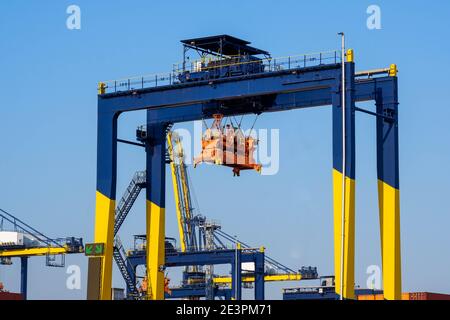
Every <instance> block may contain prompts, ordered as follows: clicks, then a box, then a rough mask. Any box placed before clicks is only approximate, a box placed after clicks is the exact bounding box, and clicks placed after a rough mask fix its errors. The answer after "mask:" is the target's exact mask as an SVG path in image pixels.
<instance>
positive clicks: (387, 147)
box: [376, 65, 402, 300]
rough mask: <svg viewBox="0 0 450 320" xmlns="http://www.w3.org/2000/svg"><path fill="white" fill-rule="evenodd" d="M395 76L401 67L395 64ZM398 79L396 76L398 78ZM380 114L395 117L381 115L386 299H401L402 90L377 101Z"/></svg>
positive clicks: (379, 158) (380, 198) (380, 181)
mask: <svg viewBox="0 0 450 320" xmlns="http://www.w3.org/2000/svg"><path fill="white" fill-rule="evenodd" d="M391 69H392V70H393V71H392V72H390V76H391V77H395V76H396V75H397V67H396V66H395V65H392V66H391ZM396 80H397V79H396V78H395V81H396ZM376 102H377V103H376V105H377V113H378V114H388V115H391V117H392V119H384V118H381V117H378V118H377V165H378V205H379V210H380V236H381V257H382V259H381V260H382V270H383V272H382V273H383V289H384V298H385V299H387V300H401V298H402V268H401V248H400V182H399V147H398V146H399V134H398V92H397V85H396V86H395V88H394V90H393V92H385V91H383V92H382V94H381V95H380V96H379V97H378V99H377V101H376Z"/></svg>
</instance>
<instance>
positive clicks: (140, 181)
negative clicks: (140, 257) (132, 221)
mask: <svg viewBox="0 0 450 320" xmlns="http://www.w3.org/2000/svg"><path fill="white" fill-rule="evenodd" d="M146 181H147V174H146V172H145V171H137V172H136V173H135V174H134V176H133V179H132V180H131V182H130V184H129V185H128V188H127V190H126V191H125V193H124V195H123V196H122V198H121V199H120V201H119V204H118V206H117V208H116V219H115V223H114V235H116V234H117V232H118V231H119V229H120V226H121V225H122V223H123V222H124V221H125V218H126V217H127V215H128V213H129V212H130V210H131V208H132V207H133V204H134V202H135V201H136V199H137V197H138V196H139V193H140V192H141V190H142V189H143V188H145V184H146Z"/></svg>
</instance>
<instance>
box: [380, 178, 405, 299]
mask: <svg viewBox="0 0 450 320" xmlns="http://www.w3.org/2000/svg"><path fill="white" fill-rule="evenodd" d="M378 194H379V208H380V235H381V256H382V270H383V287H384V298H385V299H386V300H401V296H402V290H401V286H402V285H401V271H402V270H401V253H400V251H401V250H400V191H399V190H398V189H396V188H394V187H391V186H390V185H388V184H387V183H385V182H383V181H378Z"/></svg>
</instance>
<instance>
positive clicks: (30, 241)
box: [0, 231, 39, 248]
mask: <svg viewBox="0 0 450 320" xmlns="http://www.w3.org/2000/svg"><path fill="white" fill-rule="evenodd" d="M38 245H39V241H37V240H36V239H35V238H33V237H32V236H30V235H29V234H26V233H23V232H13V231H0V247H26V248H29V247H36V246H38Z"/></svg>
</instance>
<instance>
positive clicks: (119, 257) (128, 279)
mask: <svg viewBox="0 0 450 320" xmlns="http://www.w3.org/2000/svg"><path fill="white" fill-rule="evenodd" d="M126 256H127V254H126V252H125V249H124V248H123V244H122V241H121V240H120V238H119V237H118V236H116V237H115V238H114V250H113V257H114V260H115V261H116V263H117V266H118V267H119V270H120V273H121V274H122V276H123V279H124V280H125V283H126V285H127V291H128V293H127V295H128V296H129V297H137V296H138V292H137V289H136V283H135V279H136V275H135V274H134V270H130V269H129V268H128V267H127V263H126Z"/></svg>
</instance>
